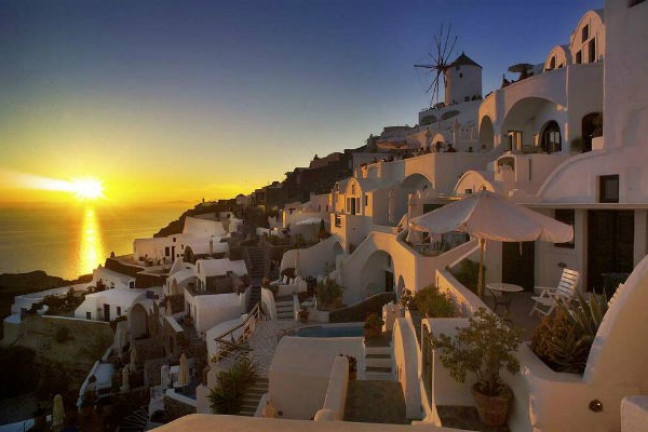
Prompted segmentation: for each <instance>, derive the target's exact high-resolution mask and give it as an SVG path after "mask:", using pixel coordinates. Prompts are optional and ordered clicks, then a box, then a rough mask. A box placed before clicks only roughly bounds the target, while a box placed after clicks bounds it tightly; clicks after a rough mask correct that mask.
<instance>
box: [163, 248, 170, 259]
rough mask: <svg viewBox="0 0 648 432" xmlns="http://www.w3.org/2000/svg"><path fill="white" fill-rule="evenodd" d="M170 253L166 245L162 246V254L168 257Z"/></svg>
mask: <svg viewBox="0 0 648 432" xmlns="http://www.w3.org/2000/svg"><path fill="white" fill-rule="evenodd" d="M170 253H171V252H170V249H169V246H166V247H165V248H164V256H167V257H168V256H169V254H170Z"/></svg>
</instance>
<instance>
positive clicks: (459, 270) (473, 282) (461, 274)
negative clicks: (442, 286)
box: [450, 259, 486, 293]
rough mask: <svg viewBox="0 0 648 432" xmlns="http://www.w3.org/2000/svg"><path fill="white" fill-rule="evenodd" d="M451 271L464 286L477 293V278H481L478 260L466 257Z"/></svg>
mask: <svg viewBox="0 0 648 432" xmlns="http://www.w3.org/2000/svg"><path fill="white" fill-rule="evenodd" d="M450 273H451V274H452V276H454V277H455V278H456V279H457V280H458V281H459V282H460V283H461V284H462V285H463V286H465V287H466V288H468V289H469V290H470V291H472V292H474V293H477V279H479V263H478V262H475V261H471V260H469V259H465V260H463V261H461V262H460V263H459V264H458V265H457V267H456V268H454V269H450ZM484 275H486V267H484ZM482 282H483V281H482Z"/></svg>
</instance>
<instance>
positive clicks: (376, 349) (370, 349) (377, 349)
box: [365, 346, 391, 357]
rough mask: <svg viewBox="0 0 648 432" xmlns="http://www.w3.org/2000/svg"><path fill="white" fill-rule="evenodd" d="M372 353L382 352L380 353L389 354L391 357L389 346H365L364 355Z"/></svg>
mask: <svg viewBox="0 0 648 432" xmlns="http://www.w3.org/2000/svg"><path fill="white" fill-rule="evenodd" d="M373 354H382V355H385V354H387V355H389V356H390V357H391V347H388V346H387V347H383V346H368V347H365V356H368V355H373Z"/></svg>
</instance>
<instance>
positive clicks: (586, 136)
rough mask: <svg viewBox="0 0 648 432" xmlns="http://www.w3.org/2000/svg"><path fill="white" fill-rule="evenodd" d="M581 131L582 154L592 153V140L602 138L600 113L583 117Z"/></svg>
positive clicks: (601, 117)
mask: <svg viewBox="0 0 648 432" xmlns="http://www.w3.org/2000/svg"><path fill="white" fill-rule="evenodd" d="M581 131H582V134H583V136H582V139H583V152H588V151H592V139H593V138H596V137H600V136H603V115H602V114H601V113H600V112H593V113H589V114H587V115H586V116H584V117H583V121H582V125H581Z"/></svg>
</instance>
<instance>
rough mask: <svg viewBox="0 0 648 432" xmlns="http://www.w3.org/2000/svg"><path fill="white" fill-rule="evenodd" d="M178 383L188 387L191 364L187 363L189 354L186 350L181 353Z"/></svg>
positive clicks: (180, 385) (179, 385)
mask: <svg viewBox="0 0 648 432" xmlns="http://www.w3.org/2000/svg"><path fill="white" fill-rule="evenodd" d="M177 384H178V387H186V386H187V385H188V384H189V366H188V365H187V356H186V355H185V353H184V352H183V353H182V354H180V367H179V368H178V381H177Z"/></svg>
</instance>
